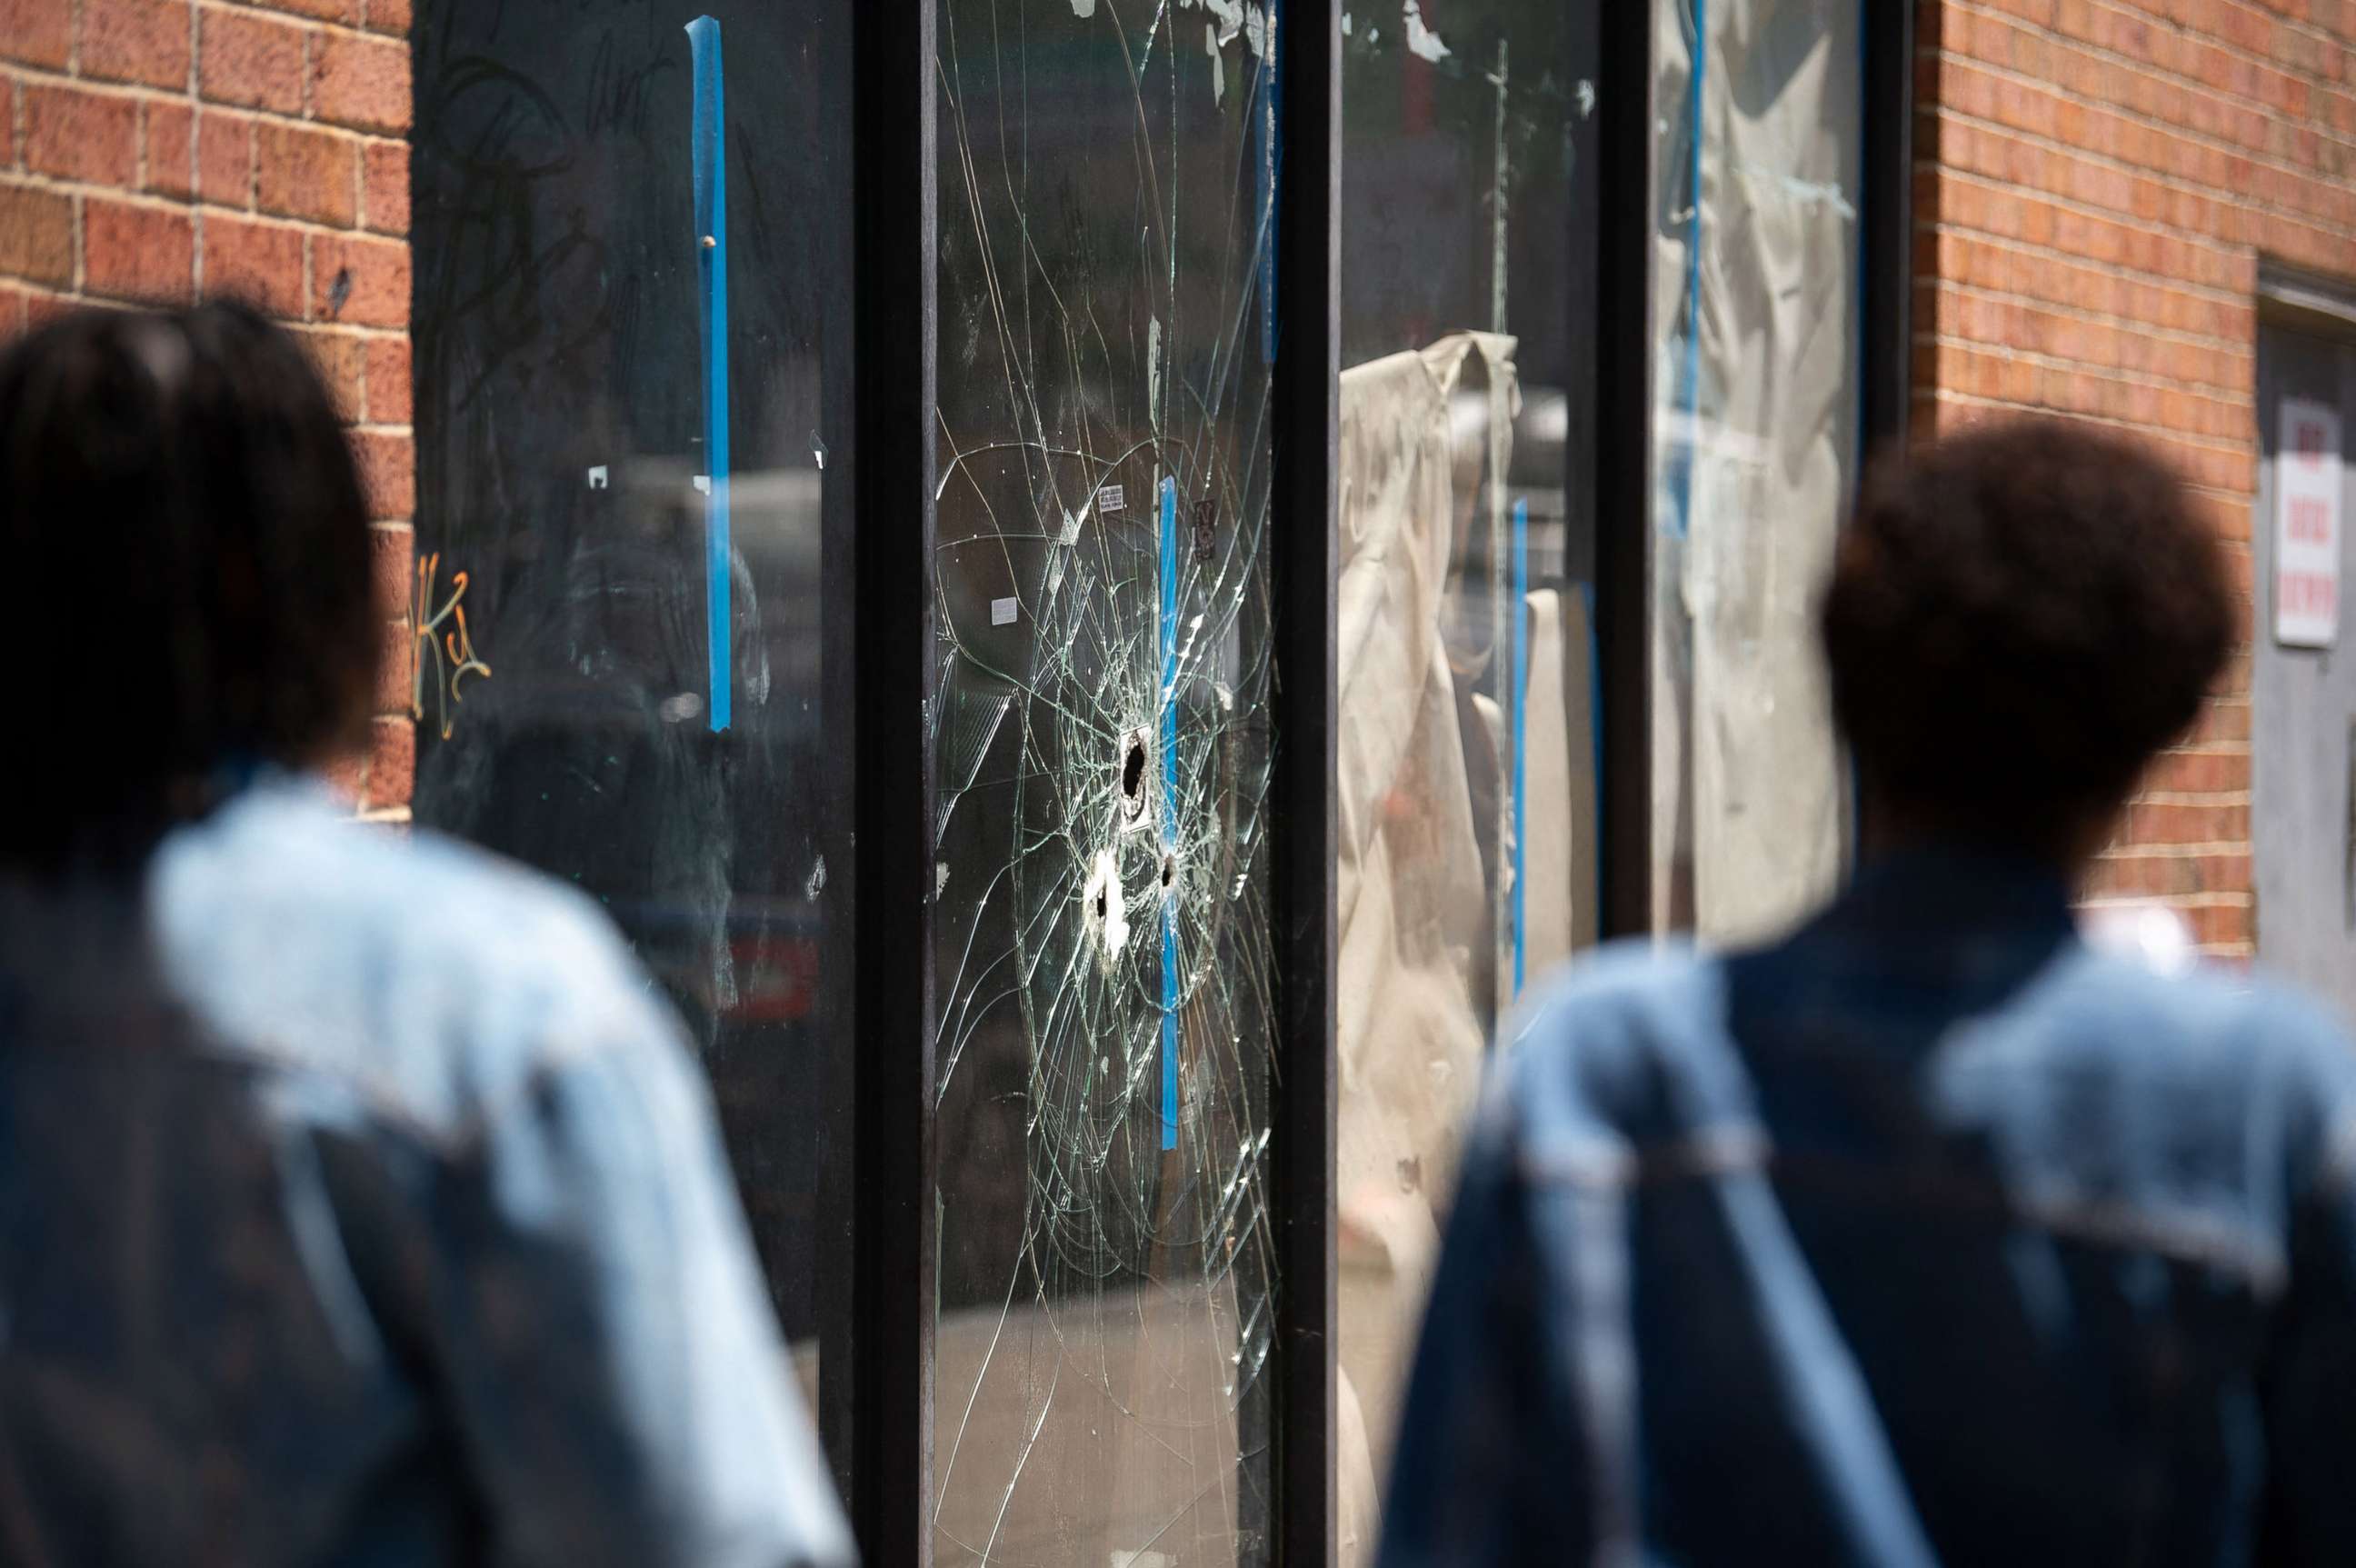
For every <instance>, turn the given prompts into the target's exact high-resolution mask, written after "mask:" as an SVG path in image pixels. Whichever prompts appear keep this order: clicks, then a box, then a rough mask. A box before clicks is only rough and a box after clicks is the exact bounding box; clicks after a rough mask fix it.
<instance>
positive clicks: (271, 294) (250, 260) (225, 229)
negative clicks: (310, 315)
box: [204, 212, 303, 318]
mask: <svg viewBox="0 0 2356 1568" xmlns="http://www.w3.org/2000/svg"><path fill="white" fill-rule="evenodd" d="M204 225H205V293H206V294H207V295H211V296H216V297H218V296H220V295H236V296H238V297H239V298H241V299H244V300H247V301H249V302H251V303H252V305H253V306H256V307H257V308H259V309H261V310H263V311H266V312H268V313H269V314H270V315H272V316H276V317H286V318H300V317H301V316H302V314H303V231H301V230H300V229H296V228H293V227H290V226H288V225H286V224H283V223H260V222H255V221H253V220H251V219H245V218H232V217H230V215H229V214H228V213H226V212H208V213H206V214H205V216H204Z"/></svg>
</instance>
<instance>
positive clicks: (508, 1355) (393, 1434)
mask: <svg viewBox="0 0 2356 1568" xmlns="http://www.w3.org/2000/svg"><path fill="white" fill-rule="evenodd" d="M790 1377H791V1374H790V1369H789V1367H788V1364H787V1360H786V1357H785V1353H784V1349H783V1347H782V1346H781V1344H780V1342H779V1339H778V1336H777V1332H776V1326H775V1322H774V1319H773V1318H772V1316H771V1315H770V1312H769V1308H768V1305H767V1302H766V1296H765V1295H764V1294H763V1291H762V1287H761V1284H760V1283H759V1279H758V1277H757V1274H756V1272H755V1266H754V1262H753V1259H752V1255H751V1251H750V1248H749V1244H748V1240H747V1237H746V1232H745V1228H744V1220H743V1218H742V1216H741V1214H740V1213H739V1211H738V1208H737V1203H736V1198H735V1195H734V1188H733V1187H732V1185H731V1183H730V1180H729V1176H728V1173H727V1169H726V1166H725V1164H724V1162H723V1155H722V1153H721V1150H720V1148H719V1145H718V1143H717V1139H716V1135H715V1132H714V1124H713V1117H712V1111H711V1107H710V1105H709V1101H708V1094H707V1090H706V1089H705V1087H704V1086H703V1084H702V1082H701V1079H700V1077H699V1074H698V1072H697V1070H696V1069H695V1068H694V1066H693V1064H692V1062H691V1059H690V1058H689V1057H688V1055H687V1052H686V1050H685V1048H684V1046H683V1044H682V1041H681V1039H680V1035H679V1032H678V1029H677V1026H676V1025H675V1023H674V1021H673V1019H672V1017H671V1016H670V1015H669V1011H668V1010H667V1008H666V1007H665V1006H664V1005H663V1004H662V1003H660V1002H659V1000H658V999H657V998H656V997H655V996H654V995H653V994H652V993H650V991H649V987H648V983H647V981H646V980H645V978H644V977H643V975H641V974H640V972H638V970H637V967H636V966H635V965H634V964H633V963H632V962H631V961H630V959H629V957H628V955H627V953H626V951H625V950H624V949H623V948H622V946H621V944H620V942H619V940H617V938H616V935H615V933H614V932H613V930H612V929H611V928H610V927H609V926H608V925H607V924H606V923H605V920H604V919H603V918H601V917H600V915H599V914H598V913H597V911H596V910H595V909H594V908H593V907H591V906H589V905H588V904H587V903H585V902H584V900H582V899H581V898H579V897H576V896H574V895H573V894H572V893H571V892H569V891H568V890H565V889H562V888H559V887H557V886H553V885H552V884H550V883H548V882H545V881H543V880H541V878H539V877H537V876H534V875H530V874H527V873H525V872H523V871H521V870H519V869H516V868H513V867H510V866H508V865H502V864H499V863H498V862H495V861H493V860H491V859H490V858H488V857H487V856H485V855H483V854H477V853H476V852H474V851H471V850H468V849H466V848H464V847H461V846H459V845H456V844H454V843H447V842H444V841H441V840H437V839H435V838H434V837H432V836H431V835H427V834H422V833H421V834H418V835H416V837H415V838H414V840H413V841H412V842H410V843H402V842H401V841H399V840H397V839H395V838H393V837H391V836H389V835H387V834H385V833H383V832H381V831H379V830H371V829H367V828H362V827H359V826H357V825H355V824H353V823H351V822H349V821H348V819H346V818H345V817H344V816H342V814H341V813H339V812H338V811H337V809H336V808H335V806H334V805H333V804H332V803H331V802H330V801H329V800H327V799H326V797H325V796H324V795H322V794H319V793H317V792H316V791H315V790H314V789H312V788H310V787H308V786H306V785H303V784H297V783H294V782H291V781H286V780H272V781H266V782H263V783H261V784H259V785H257V786H256V787H254V788H253V789H250V790H248V791H247V792H245V793H244V794H243V795H242V796H241V797H240V798H238V799H236V800H233V801H231V802H230V804H228V805H227V806H225V807H224V808H222V809H221V810H220V811H218V812H216V813H215V814H213V815H212V816H211V817H210V818H209V819H207V820H206V821H204V822H201V823H198V824H197V825H194V826H190V827H187V828H185V829H182V830H180V831H178V832H176V833H174V834H173V835H172V836H170V837H169V838H167V839H166V841H165V843H164V844H163V846H162V847H161V849H160V850H159V851H158V853H157V854H155V857H154V859H153V861H152V862H151V863H150V865H149V866H148V867H147V869H146V871H145V879H144V885H142V886H123V885H120V884H116V885H112V886H110V885H106V884H102V883H98V882H85V883H81V884H79V885H74V886H70V887H68V888H67V889H65V890H62V891H60V890H59V889H57V888H55V887H51V888H48V889H34V888H31V887H28V886H23V885H21V884H9V883H5V882H0V1561H5V1562H6V1563H12V1564H22V1565H33V1568H41V1565H47V1568H98V1565H105V1564H117V1563H121V1564H134V1563H136V1564H152V1563H236V1564H240V1565H242V1568H276V1565H279V1564H295V1563H301V1564H369V1565H370V1568H408V1565H412V1564H425V1563H498V1564H503V1565H506V1564H512V1565H518V1568H521V1565H526V1564H531V1565H538V1564H549V1565H552V1568H553V1565H559V1564H561V1565H562V1568H583V1565H594V1564H601V1563H610V1564H615V1565H616V1568H619V1565H623V1564H627V1565H629V1568H642V1565H645V1564H669V1563H680V1564H686V1563H695V1564H743V1565H745V1568H754V1565H759V1568H776V1565H781V1564H792V1563H812V1564H833V1563H845V1562H847V1561H848V1560H849V1558H850V1556H851V1550H850V1545H849V1540H848V1537H847V1535H846V1533H845V1531H844V1529H843V1526H842V1523H841V1517H840V1515H839V1513H838V1511H837V1509H836V1506H835V1502H834V1499H833V1495H832V1490H831V1487H830V1484H829V1482H828V1480H827V1478H826V1477H825V1475H824V1473H823V1470H822V1467H821V1466H820V1463H819V1457H818V1453H817V1448H816V1444H815V1442H814V1440H813V1437H812V1435H811V1434H810V1432H809V1428H808V1425H807V1423H806V1421H805V1418H804V1416H803V1413H802V1412H801V1410H800V1408H799V1404H798V1399H797V1397H796V1396H795V1394H794V1392H793V1390H792V1384H791V1381H790Z"/></svg>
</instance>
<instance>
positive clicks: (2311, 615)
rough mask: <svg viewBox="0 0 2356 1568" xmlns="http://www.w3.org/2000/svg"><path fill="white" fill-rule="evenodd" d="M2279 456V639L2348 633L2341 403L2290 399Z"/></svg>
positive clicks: (2318, 640) (2318, 642)
mask: <svg viewBox="0 0 2356 1568" xmlns="http://www.w3.org/2000/svg"><path fill="white" fill-rule="evenodd" d="M2276 428H2277V429H2278V430H2279V432H2280V441H2279V445H2278V447H2277V451H2276V459H2275V640H2276V641H2277V642H2284V643H2288V644H2290V645H2291V646H2293V647H2296V648H2329V647H2330V646H2331V645H2332V644H2333V643H2335V642H2337V641H2339V639H2340V411H2339V410H2338V409H2335V408H2333V407H2331V406H2330V405H2329V404H2327V403H2309V402H2308V401H2307V400H2306V399H2305V398H2296V397H2286V398H2285V399H2283V404H2282V423H2281V424H2279V425H2278V426H2277V427H2276Z"/></svg>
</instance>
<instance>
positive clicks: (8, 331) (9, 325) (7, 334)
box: [0, 279, 33, 343]
mask: <svg viewBox="0 0 2356 1568" xmlns="http://www.w3.org/2000/svg"><path fill="white" fill-rule="evenodd" d="M32 292H33V291H32V290H30V289H28V288H25V287H23V286H22V285H17V284H13V283H9V282H7V281H6V280H5V279H0V343H5V342H6V341H7V340H8V339H9V338H13V337H15V336H16V334H17V333H19V332H22V331H23V330H24V329H25V306H26V302H27V300H28V299H30V298H31V297H32Z"/></svg>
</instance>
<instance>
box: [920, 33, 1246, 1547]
mask: <svg viewBox="0 0 2356 1568" xmlns="http://www.w3.org/2000/svg"><path fill="white" fill-rule="evenodd" d="M939 17H940V27H939V48H940V59H939V72H938V81H939V84H940V94H941V97H940V182H941V186H940V190H941V194H940V220H939V221H940V231H939V312H940V314H939V332H940V337H939V342H938V352H939V424H938V437H939V472H940V489H939V502H938V512H937V543H936V553H935V556H934V561H933V577H932V583H933V592H934V594H935V612H936V621H937V628H938V632H939V641H938V646H937V657H938V660H939V664H938V668H937V671H936V676H935V679H936V682H937V699H936V701H935V703H934V706H933V708H932V711H931V714H930V715H929V716H930V722H931V724H932V726H933V743H934V746H935V748H936V750H935V767H936V770H937V811H936V822H937V832H938V845H939V848H938V854H939V861H938V865H937V867H936V871H935V882H934V886H933V887H932V888H931V889H930V892H931V894H932V896H933V897H934V900H935V904H936V907H937V914H936V946H935V951H934V962H935V973H936V976H937V988H938V990H937V993H938V1003H937V1006H938V1012H939V1019H940V1023H939V1036H938V1042H937V1062H938V1073H939V1078H938V1083H937V1102H936V1103H937V1128H936V1139H937V1144H936V1146H937V1156H938V1161H939V1177H938V1181H939V1187H938V1195H937V1197H938V1210H937V1222H938V1226H939V1242H938V1246H939V1307H938V1316H937V1323H936V1361H935V1369H934V1370H935V1376H934V1400H935V1415H934V1429H935V1435H934V1440H933V1455H934V1475H933V1484H934V1506H935V1514H934V1520H933V1522H934V1530H935V1535H934V1553H935V1559H936V1561H937V1562H939V1563H981V1562H988V1563H1006V1564H1027V1563H1129V1564H1138V1565H1145V1564H1175V1563H1188V1564H1197V1563H1251V1562H1259V1561H1262V1560H1264V1559H1265V1557H1266V1555H1267V1552H1268V1537H1267V1528H1268V1522H1269V1512H1270V1510H1269V1497H1268V1486H1269V1394H1268V1391H1267V1387H1266V1382H1267V1380H1266V1378H1265V1369H1266V1364H1267V1356H1268V1349H1269V1330H1270V1312H1271V1307H1272V1292H1273V1289H1274V1281H1273V1279H1272V1277H1271V1265H1270V1261H1269V1249H1270V1246H1271V1243H1272V1237H1271V1235H1270V1232H1269V1222H1268V1215H1267V1213H1266V1209H1265V1197H1264V1192H1265V1188H1264V1182H1263V1171H1264V1166H1265V1161H1266V1156H1267V1148H1268V1134H1269V1125H1268V1083H1269V1067H1270V1039H1269V1028H1270V1015H1269V985H1270V981H1271V973H1270V967H1269V932H1268V893H1267V886H1266V879H1267V865H1266V860H1267V857H1266V855H1265V854H1264V853H1263V851H1264V847H1265V835H1264V822H1265V818H1264V814H1263V810H1262V806H1263V802H1264V800H1265V799H1266V795H1267V782H1268V770H1269V747H1270V736H1269V733H1268V730H1267V722H1266V719H1267V705H1268V700H1269V636H1268V612H1269V604H1268V571H1267V565H1266V562H1267V556H1268V551H1267V548H1266V542H1265V541H1266V533H1267V530H1268V527H1269V500H1268V484H1269V424H1268V419H1269V360H1270V357H1271V354H1272V349H1273V341H1272V333H1271V331H1270V323H1269V320H1268V317H1267V315H1266V312H1265V311H1264V309H1263V303H1264V301H1265V299H1266V298H1267V295H1268V289H1269V279H1270V278H1271V277H1272V275H1273V268H1274V266H1275V264H1276V260H1277V259H1276V258H1275V257H1274V256H1273V255H1272V253H1271V252H1270V250H1269V238H1270V236H1269V230H1270V216H1269V215H1270V212H1271V210H1272V199H1273V189H1272V166H1273V159H1274V152H1275V149H1274V145H1273V136H1272V134H1271V133H1272V121H1271V107H1272V106H1271V103H1270V101H1269V86H1270V81H1271V72H1272V63H1271V62H1272V54H1271V43H1270V40H1269V33H1268V23H1267V20H1266V13H1265V10H1264V8H1263V7H1262V6H1260V5H1256V4H1255V5H1244V4H1235V5H1227V4H1221V5H1209V6H1202V5H1163V6H1160V7H1155V6H1151V5H1129V4H1120V3H1115V0H1104V3H1101V4H1099V3H1098V0H940V12H939Z"/></svg>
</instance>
